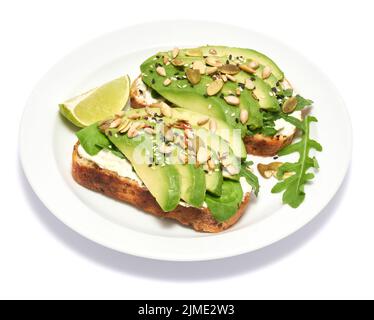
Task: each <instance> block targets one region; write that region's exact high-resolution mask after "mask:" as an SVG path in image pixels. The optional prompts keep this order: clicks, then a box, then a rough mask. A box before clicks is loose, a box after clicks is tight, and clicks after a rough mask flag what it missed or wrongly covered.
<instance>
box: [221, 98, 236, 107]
mask: <svg viewBox="0 0 374 320" xmlns="http://www.w3.org/2000/svg"><path fill="white" fill-rule="evenodd" d="M223 99H225V101H226V102H227V103H228V104H230V105H232V106H238V105H239V104H240V99H239V98H238V97H236V96H226V97H224V98H223Z"/></svg>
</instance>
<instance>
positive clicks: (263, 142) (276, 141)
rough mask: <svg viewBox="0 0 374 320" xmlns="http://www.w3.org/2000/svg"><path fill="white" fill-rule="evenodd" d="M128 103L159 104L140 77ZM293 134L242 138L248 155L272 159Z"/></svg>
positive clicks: (132, 86)
mask: <svg viewBox="0 0 374 320" xmlns="http://www.w3.org/2000/svg"><path fill="white" fill-rule="evenodd" d="M130 101H131V106H132V107H133V108H145V107H149V106H150V105H151V104H154V103H157V102H159V100H156V99H154V98H152V96H151V93H150V90H149V88H148V87H147V86H146V84H145V83H144V82H143V81H142V78H141V76H139V77H138V78H136V79H135V80H134V82H133V83H132V85H131V89H130ZM295 133H296V128H295V130H294V131H293V132H292V133H291V134H288V135H275V136H272V137H268V136H265V135H262V134H255V135H253V136H246V137H245V138H244V144H245V147H246V149H247V152H248V153H249V154H253V155H256V156H262V157H272V156H275V155H276V154H277V153H278V152H279V150H281V149H282V148H284V147H285V146H287V145H289V144H290V143H291V142H292V140H293V138H294V136H295Z"/></svg>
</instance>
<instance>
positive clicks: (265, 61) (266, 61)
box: [200, 46, 284, 83]
mask: <svg viewBox="0 0 374 320" xmlns="http://www.w3.org/2000/svg"><path fill="white" fill-rule="evenodd" d="M200 49H201V51H202V53H203V55H204V56H208V55H211V53H210V52H214V51H212V50H215V51H216V52H217V53H216V54H215V55H216V56H225V57H227V56H229V55H230V54H231V55H232V56H233V57H240V56H242V57H244V58H245V59H247V60H253V61H257V62H258V63H259V64H260V65H262V66H263V67H265V66H267V67H270V68H271V70H272V74H273V77H271V79H270V78H269V79H270V80H269V82H270V83H273V82H274V78H275V79H277V81H281V80H283V79H284V73H283V71H282V70H281V69H280V68H279V67H278V65H277V64H276V63H275V62H274V61H273V60H271V59H270V58H269V57H268V56H266V55H265V54H263V53H261V52H258V51H256V50H253V49H244V48H232V47H225V46H204V47H200ZM261 74H262V68H261V69H259V70H257V72H256V75H257V76H261ZM277 81H276V82H277Z"/></svg>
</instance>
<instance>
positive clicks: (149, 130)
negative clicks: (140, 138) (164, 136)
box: [144, 127, 156, 135]
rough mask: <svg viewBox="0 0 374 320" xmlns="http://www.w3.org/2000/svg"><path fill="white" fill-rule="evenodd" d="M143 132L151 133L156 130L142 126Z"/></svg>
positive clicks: (154, 132)
mask: <svg viewBox="0 0 374 320" xmlns="http://www.w3.org/2000/svg"><path fill="white" fill-rule="evenodd" d="M144 132H145V133H148V134H151V135H153V134H156V131H155V130H154V129H153V128H150V127H147V128H144Z"/></svg>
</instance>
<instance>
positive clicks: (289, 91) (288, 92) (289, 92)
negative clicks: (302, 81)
mask: <svg viewBox="0 0 374 320" xmlns="http://www.w3.org/2000/svg"><path fill="white" fill-rule="evenodd" d="M283 95H284V96H285V97H292V95H293V89H286V90H283Z"/></svg>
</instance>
